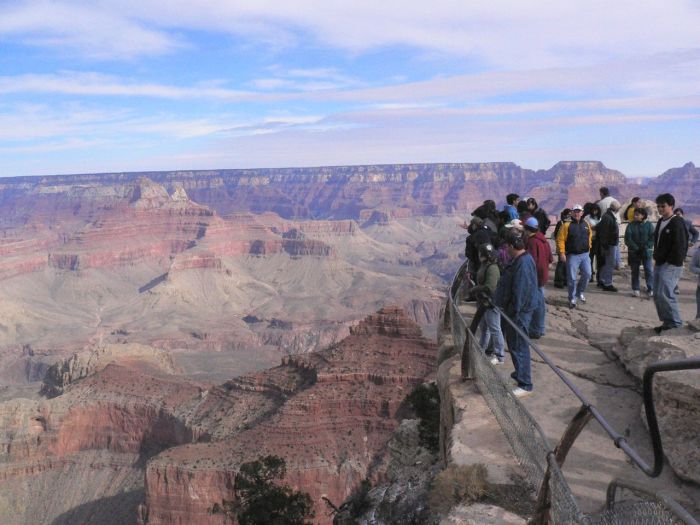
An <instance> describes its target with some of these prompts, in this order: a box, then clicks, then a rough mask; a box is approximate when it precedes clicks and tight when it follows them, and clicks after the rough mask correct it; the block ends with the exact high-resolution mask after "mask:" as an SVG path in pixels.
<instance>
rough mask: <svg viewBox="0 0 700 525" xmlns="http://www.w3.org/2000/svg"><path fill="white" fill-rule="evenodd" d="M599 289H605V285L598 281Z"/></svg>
mask: <svg viewBox="0 0 700 525" xmlns="http://www.w3.org/2000/svg"><path fill="white" fill-rule="evenodd" d="M596 286H597V287H598V288H605V285H604V284H603V283H601V282H600V281H598V284H597V285H596Z"/></svg>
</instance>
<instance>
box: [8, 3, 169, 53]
mask: <svg viewBox="0 0 700 525" xmlns="http://www.w3.org/2000/svg"><path fill="white" fill-rule="evenodd" d="M2 37H4V38H8V37H14V38H17V39H18V40H19V41H21V42H23V43H25V44H30V45H35V46H42V47H48V48H52V49H53V50H58V51H59V52H62V53H71V54H79V55H81V56H85V57H88V58H99V59H104V58H119V59H130V58H134V57H137V56H141V55H160V54H164V53H168V52H171V51H174V50H176V49H178V48H180V47H181V46H182V44H181V43H179V42H178V40H177V38H175V37H173V36H172V35H169V34H167V33H166V32H164V31H158V30H156V29H153V28H147V27H144V26H143V25H140V24H137V23H135V22H134V21H132V20H130V19H129V18H128V17H125V16H122V15H121V14H120V13H119V12H116V11H114V10H112V9H109V8H106V9H100V8H99V7H95V6H94V4H93V3H88V2H86V3H84V4H83V5H79V4H72V3H68V2H49V1H38V2H25V3H22V4H19V5H17V4H15V5H11V6H5V7H0V38H2Z"/></svg>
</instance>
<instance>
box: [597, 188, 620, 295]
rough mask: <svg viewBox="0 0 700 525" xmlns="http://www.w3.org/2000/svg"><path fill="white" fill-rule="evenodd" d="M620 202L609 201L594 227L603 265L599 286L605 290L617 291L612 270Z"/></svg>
mask: <svg viewBox="0 0 700 525" xmlns="http://www.w3.org/2000/svg"><path fill="white" fill-rule="evenodd" d="M619 210H620V203H619V202H618V201H616V200H615V199H613V200H611V201H610V206H608V209H607V211H606V212H605V213H604V214H603V217H602V218H601V219H600V222H599V223H598V225H597V226H596V228H595V231H596V237H597V238H598V242H599V243H600V254H601V255H602V259H603V261H604V262H603V267H602V268H601V269H600V274H599V276H598V277H599V278H600V285H599V286H600V287H601V288H602V289H603V290H605V291H606V292H617V288H615V286H614V285H613V270H614V269H615V261H617V250H618V243H619V242H620V227H619V226H618V224H617V212H618V211H619Z"/></svg>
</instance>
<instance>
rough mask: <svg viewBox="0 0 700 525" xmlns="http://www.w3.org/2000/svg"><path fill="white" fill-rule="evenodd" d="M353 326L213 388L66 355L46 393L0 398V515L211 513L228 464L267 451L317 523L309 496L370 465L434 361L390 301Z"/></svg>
mask: <svg viewBox="0 0 700 525" xmlns="http://www.w3.org/2000/svg"><path fill="white" fill-rule="evenodd" d="M354 332H355V333H354V334H353V335H351V336H349V337H347V338H346V339H344V340H343V341H342V342H340V343H339V344H337V345H336V346H335V347H333V348H332V349H329V350H325V351H322V352H318V353H312V354H306V355H304V356H290V357H287V358H285V359H284V360H283V363H282V364H281V365H280V366H278V367H276V368H273V369H269V370H266V371H263V372H259V373H256V374H249V375H245V376H241V377H238V378H236V379H234V380H231V381H228V382H226V383H224V384H221V385H218V386H213V385H205V384H201V383H195V382H192V381H187V380H184V379H182V378H178V377H174V376H168V375H162V369H158V368H155V367H154V366H153V359H154V356H152V355H149V354H148V352H145V353H144V352H140V353H139V352H132V354H133V355H127V356H121V357H119V358H117V359H116V362H115V361H110V359H111V356H110V355H109V352H108V351H105V350H102V351H98V352H96V353H95V354H94V356H93V357H92V359H86V358H85V357H80V356H76V357H74V358H73V359H72V360H71V361H69V362H66V363H64V364H63V365H64V366H61V367H56V368H57V370H58V369H59V368H60V370H63V371H64V372H65V374H58V373H55V374H52V377H53V376H60V377H61V378H62V380H63V383H62V393H60V395H57V396H56V397H54V398H52V399H49V400H40V401H32V400H13V401H8V402H5V403H0V423H1V424H2V426H1V427H0V428H2V430H1V431H0V479H2V480H3V485H4V486H6V487H8V490H4V491H3V494H2V496H1V497H0V503H2V505H0V521H2V523H8V524H12V523H27V522H47V521H52V520H54V519H56V520H58V521H57V522H58V523H69V522H70V520H71V519H73V518H75V519H78V517H80V516H84V515H85V514H90V515H95V512H97V511H98V509H99V508H101V507H104V506H105V505H106V506H107V508H114V509H118V510H115V511H114V513H113V515H111V516H103V521H102V522H106V523H129V522H133V521H134V520H135V519H136V510H135V505H136V504H137V503H139V502H141V503H143V504H142V505H141V507H140V509H139V511H138V514H139V516H140V518H139V519H140V520H141V521H142V522H144V523H169V524H172V523H181V524H185V523H187V524H194V525H196V524H198V523H207V524H210V523H223V519H222V517H221V516H220V515H215V514H212V513H211V510H212V507H213V506H214V504H215V503H219V504H220V503H221V501H222V500H224V499H226V500H229V499H232V498H233V497H234V494H233V480H234V478H235V473H236V471H237V468H238V465H240V464H241V463H242V462H245V461H249V460H253V459H257V458H258V457H259V456H262V455H266V454H275V455H278V456H281V457H283V458H284V459H285V460H286V462H287V477H286V479H285V482H286V483H289V484H291V485H292V486H294V487H295V488H297V489H300V490H303V491H306V492H309V493H310V494H311V496H312V498H313V501H314V504H315V506H316V510H317V520H316V521H317V522H318V523H330V519H329V518H328V517H327V516H326V512H325V510H326V509H325V504H324V503H323V500H322V499H321V496H322V495H326V496H327V497H328V498H329V499H330V500H331V501H333V502H334V503H336V504H340V503H341V502H342V501H344V500H345V499H346V498H347V496H348V495H349V494H350V492H351V491H352V490H353V489H354V488H355V487H356V486H357V485H358V484H359V482H360V481H361V480H362V479H364V478H366V477H370V478H376V477H377V476H380V475H381V474H382V472H380V471H378V470H377V469H376V466H377V465H381V464H383V462H382V461H381V459H382V457H383V456H384V454H385V453H386V444H387V442H388V440H389V438H390V436H391V434H392V432H393V430H394V429H395V428H396V427H397V425H398V420H397V418H396V413H397V411H398V409H399V407H400V406H401V404H402V402H403V399H404V397H405V396H406V395H407V394H408V393H409V392H410V391H411V390H412V388H413V387H414V386H415V385H416V384H418V383H420V382H422V381H423V380H424V379H425V377H426V376H428V375H429V374H431V373H432V371H433V368H434V363H435V347H434V345H433V344H431V343H428V342H427V341H425V340H424V339H422V338H421V337H420V331H419V330H418V328H417V326H416V325H415V324H414V323H412V322H411V321H409V320H408V319H406V318H405V316H404V314H403V313H402V312H401V311H399V310H397V309H385V310H382V311H380V312H379V313H378V314H376V315H373V316H371V317H369V318H368V319H367V320H366V321H365V322H364V323H362V325H361V326H360V327H359V328H358V330H356V331H354ZM107 361H110V362H109V363H108V364H106V365H105V366H102V365H103V364H104V363H105V362H107ZM66 374H67V375H68V376H70V377H64V376H66ZM149 458H150V461H149ZM146 461H148V463H147V465H146V468H145V473H146V475H145V486H144V478H143V469H144V464H145V462H146ZM139 472H140V473H141V474H140V475H139ZM68 473H70V475H71V476H72V477H71V480H70V481H69V482H66V483H59V482H58V480H59V479H60V478H61V476H63V475H66V474H68ZM144 490H145V496H144V492H143V491H144ZM37 498H39V499H40V500H41V501H44V506H43V507H42V509H41V515H39V514H37V513H38V512H39V511H37V510H36V505H33V504H30V502H32V501H34V502H35V501H38V499H37ZM129 512H131V514H129ZM61 520H63V521H61ZM78 521H79V520H78Z"/></svg>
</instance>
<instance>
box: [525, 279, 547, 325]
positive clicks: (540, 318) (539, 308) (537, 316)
mask: <svg viewBox="0 0 700 525" xmlns="http://www.w3.org/2000/svg"><path fill="white" fill-rule="evenodd" d="M545 312H546V305H545V302H544V286H543V287H541V288H538V289H537V302H536V304H535V311H534V312H532V321H530V329H529V330H528V335H529V336H530V337H532V336H533V335H534V336H537V335H539V336H543V335H544V315H545Z"/></svg>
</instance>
